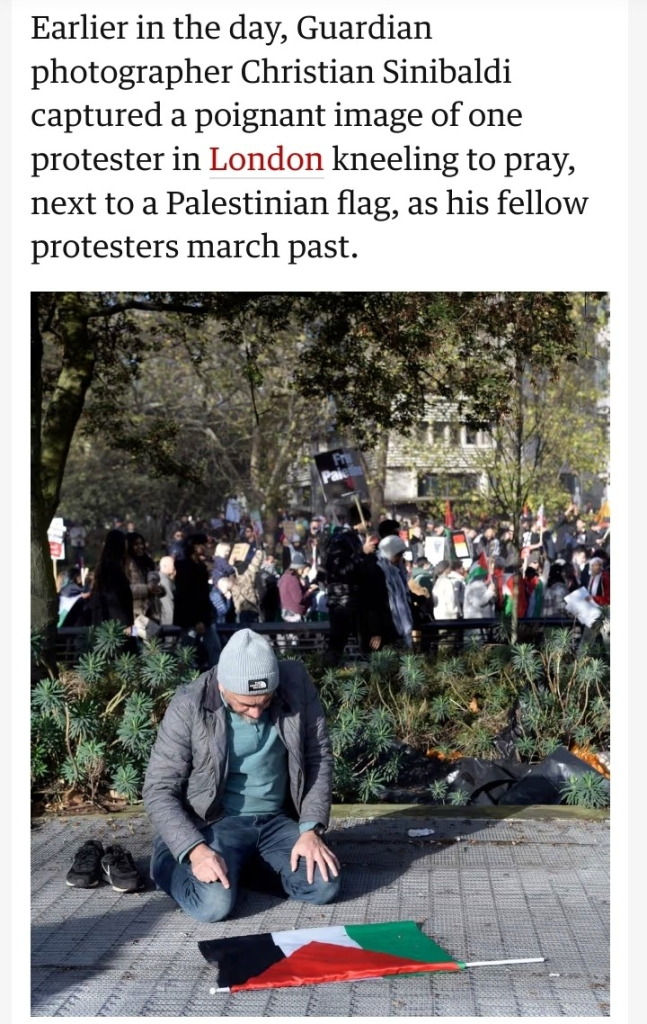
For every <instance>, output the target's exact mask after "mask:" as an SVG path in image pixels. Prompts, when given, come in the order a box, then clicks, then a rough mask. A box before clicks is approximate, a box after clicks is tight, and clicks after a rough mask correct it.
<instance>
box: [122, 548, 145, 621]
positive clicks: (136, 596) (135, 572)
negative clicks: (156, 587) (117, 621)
mask: <svg viewBox="0 0 647 1024" xmlns="http://www.w3.org/2000/svg"><path fill="white" fill-rule="evenodd" d="M126 576H127V577H128V582H129V583H130V589H131V591H132V595H133V612H134V614H135V618H137V616H138V615H149V614H150V599H151V593H150V590H149V589H148V581H147V579H146V574H145V573H144V572H143V571H142V570H141V569H140V568H139V566H138V565H137V563H136V562H135V561H133V559H132V558H128V559H127V560H126Z"/></svg>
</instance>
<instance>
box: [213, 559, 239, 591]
mask: <svg viewBox="0 0 647 1024" xmlns="http://www.w3.org/2000/svg"><path fill="white" fill-rule="evenodd" d="M235 572H236V570H235V569H234V567H233V565H230V564H229V562H228V561H227V559H226V558H223V557H222V555H216V557H215V558H214V560H213V568H212V570H211V582H212V583H213V585H214V587H215V585H216V583H217V582H218V580H219V579H221V578H222V577H223V576H233V575H234V574H235Z"/></svg>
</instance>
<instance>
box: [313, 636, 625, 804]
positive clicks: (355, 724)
mask: <svg viewBox="0 0 647 1024" xmlns="http://www.w3.org/2000/svg"><path fill="white" fill-rule="evenodd" d="M553 632H554V633H556V634H557V635H556V636H555V635H553ZM553 632H551V631H548V632H547V636H546V641H545V642H544V643H543V644H541V645H534V644H531V643H521V644H516V645H513V646H501V645H498V644H495V645H482V644H481V645H479V648H478V649H474V650H469V651H464V652H463V653H462V654H461V655H460V656H456V655H455V654H453V653H447V652H444V651H442V649H441V651H440V653H439V654H438V656H437V657H435V658H433V659H424V658H421V657H419V656H414V655H411V654H404V655H403V654H402V653H399V652H397V651H395V650H393V651H391V652H389V656H388V658H376V657H375V655H371V657H370V658H369V660H368V664H366V665H355V666H353V668H352V669H337V670H332V669H327V670H325V671H322V672H321V675H320V677H319V679H318V680H317V676H316V674H315V681H318V682H319V685H320V687H321V693H322V699H323V701H324V706H325V709H326V714H327V717H328V721H329V723H330V730H331V737H332V743H333V751H334V755H335V781H334V787H335V796H336V798H337V799H351V798H352V799H362V797H361V796H360V793H362V794H365V795H366V794H367V793H369V792H370V793H371V796H370V799H375V798H377V796H378V790H377V787H378V786H380V785H381V786H384V785H387V784H388V783H389V781H390V780H389V778H388V776H386V775H384V770H385V765H386V764H387V762H388V761H389V759H390V758H391V757H392V752H393V751H394V750H396V749H397V748H398V746H399V745H400V746H402V745H410V746H412V747H414V748H416V749H417V750H421V751H427V750H430V751H433V752H434V753H436V754H438V755H440V756H444V757H451V756H454V755H455V754H456V753H459V754H461V755H463V756H466V757H481V758H486V759H490V758H495V757H497V748H496V745H495V739H496V737H497V736H498V735H499V734H500V733H501V732H502V731H503V730H504V729H507V728H508V727H509V726H510V724H511V720H512V721H513V722H514V724H515V726H516V729H517V732H518V734H519V735H518V737H517V739H516V741H515V749H516V755H517V757H518V758H519V759H520V760H523V761H528V762H533V761H537V760H540V759H542V758H544V757H546V756H547V755H548V754H550V753H552V751H553V750H554V749H555V748H556V747H558V746H560V745H562V744H563V745H565V746H567V747H570V746H573V745H574V744H577V745H578V746H580V747H582V746H586V747H588V748H589V749H595V748H596V747H597V748H599V749H608V746H609V703H608V700H609V676H608V664H607V662H606V661H605V660H604V659H600V658H592V657H591V656H590V655H589V654H586V653H584V654H582V653H581V652H578V650H577V649H576V647H575V646H574V644H573V642H572V634H571V632H570V631H569V630H562V629H560V630H555V631H553ZM385 653H386V652H378V654H385ZM364 776H366V778H367V782H366V785H365V786H362V784H361V783H362V779H363V778H364ZM432 795H433V796H434V799H441V800H445V799H447V798H448V797H447V792H446V791H445V790H444V789H443V787H442V785H439V786H438V787H437V788H436V790H434V792H433V794H432ZM463 796H464V794H463ZM367 799H368V797H367ZM451 799H453V800H458V799H459V797H456V795H455V794H454V795H453V796H452V798H451ZM461 799H462V797H461Z"/></svg>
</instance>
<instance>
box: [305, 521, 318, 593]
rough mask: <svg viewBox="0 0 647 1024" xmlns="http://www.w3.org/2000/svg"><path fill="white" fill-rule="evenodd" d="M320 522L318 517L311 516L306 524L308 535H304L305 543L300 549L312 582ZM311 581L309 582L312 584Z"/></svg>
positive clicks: (315, 571)
mask: <svg viewBox="0 0 647 1024" xmlns="http://www.w3.org/2000/svg"><path fill="white" fill-rule="evenodd" d="M321 529H322V522H321V519H320V518H319V516H313V517H312V519H311V520H310V523H309V524H308V533H307V535H306V539H305V543H304V544H303V547H302V549H301V552H302V554H303V557H304V558H305V560H306V562H307V563H308V566H309V567H310V569H311V570H312V571H313V576H312V580H314V577H315V576H316V574H317V571H318V566H317V556H318V548H319V539H320V537H321ZM312 580H311V582H312Z"/></svg>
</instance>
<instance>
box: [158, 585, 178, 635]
mask: <svg viewBox="0 0 647 1024" xmlns="http://www.w3.org/2000/svg"><path fill="white" fill-rule="evenodd" d="M159 585H160V587H163V588H164V593H163V594H162V596H161V597H160V598H159V605H160V624H161V625H162V626H172V625H173V610H174V605H175V583H174V582H173V580H172V579H171V577H170V576H167V575H166V573H165V572H161V573H160V582H159Z"/></svg>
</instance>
